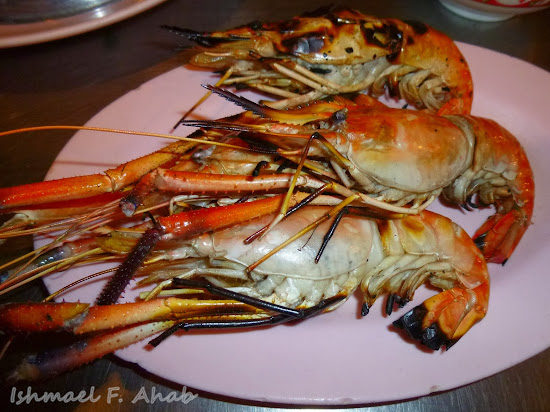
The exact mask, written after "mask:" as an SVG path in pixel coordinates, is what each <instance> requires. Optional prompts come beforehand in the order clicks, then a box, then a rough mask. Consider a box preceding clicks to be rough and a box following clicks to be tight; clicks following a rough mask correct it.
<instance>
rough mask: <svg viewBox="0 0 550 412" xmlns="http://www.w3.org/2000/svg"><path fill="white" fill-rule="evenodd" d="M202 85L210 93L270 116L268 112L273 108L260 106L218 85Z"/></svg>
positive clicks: (261, 114) (263, 115)
mask: <svg viewBox="0 0 550 412" xmlns="http://www.w3.org/2000/svg"><path fill="white" fill-rule="evenodd" d="M202 87H204V88H205V89H207V90H210V91H211V92H212V93H215V94H217V95H218V96H221V97H223V98H225V99H226V100H228V101H230V102H231V103H233V104H236V105H237V106H240V107H242V108H243V109H245V110H248V111H250V112H252V113H254V114H257V115H258V116H262V117H270V116H269V112H270V111H272V110H273V109H271V108H269V107H267V106H262V105H261V104H258V103H254V102H253V101H252V100H248V99H247V98H245V97H242V96H237V95H236V94H234V93H231V92H230V91H228V90H225V89H222V88H221V87H218V86H212V85H211V84H203V85H202Z"/></svg>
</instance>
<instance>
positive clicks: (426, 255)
mask: <svg viewBox="0 0 550 412" xmlns="http://www.w3.org/2000/svg"><path fill="white" fill-rule="evenodd" d="M321 197H325V196H321ZM282 198H283V195H278V196H273V197H268V198H264V199H260V200H253V201H248V202H244V203H239V204H233V205H229V206H215V207H211V208H205V209H198V210H193V211H189V212H183V213H181V214H179V215H178V214H174V215H172V216H169V217H167V218H158V220H157V221H156V223H155V224H154V225H152V227H149V228H148V229H146V231H145V234H144V235H142V236H141V239H140V240H139V242H138V236H137V235H136V234H135V233H134V234H128V233H126V234H125V233H114V232H113V233H110V234H109V236H105V235H104V236H97V237H96V238H95V239H94V242H96V244H97V245H100V247H102V248H104V252H105V253H107V254H109V253H126V252H127V249H128V248H129V245H130V244H131V245H132V247H133V250H132V252H131V253H129V254H128V255H127V257H126V259H125V262H124V263H123V264H122V266H125V265H126V266H127V267H133V268H134V269H137V276H141V277H142V278H143V280H142V281H141V282H140V283H141V284H156V285H157V286H156V287H155V288H154V289H153V290H152V291H150V292H145V293H144V295H145V296H144V298H145V299H144V300H141V301H138V302H132V303H121V304H114V303H115V301H116V299H117V298H118V295H119V294H120V290H119V289H118V285H116V284H115V283H116V282H112V281H109V283H108V286H107V288H106V289H104V292H103V294H102V296H101V297H100V299H101V300H103V301H102V302H96V305H89V304H85V303H70V302H63V303H32V304H17V303H10V304H5V305H3V306H0V330H2V331H4V332H7V333H14V334H17V333H25V334H26V333H30V332H32V333H39V332H48V331H64V332H66V333H67V332H68V333H69V334H74V335H76V336H75V337H76V339H77V340H76V342H75V343H72V344H70V345H69V346H66V347H63V348H57V349H55V350H53V351H51V352H46V353H41V354H38V355H31V356H29V357H28V358H26V359H25V360H23V362H22V363H21V364H20V365H19V366H18V367H17V368H16V369H15V370H14V371H12V372H11V374H10V377H9V379H10V380H15V381H17V380H22V379H24V380H27V379H44V378H47V377H49V376H52V375H55V374H58V373H61V372H64V371H66V370H69V369H72V368H74V367H76V366H78V365H81V364H84V363H87V362H90V361H91V360H93V359H95V358H98V357H100V356H103V355H104V354H106V353H110V352H113V351H115V350H117V349H119V348H122V347H125V346H127V345H129V344H131V343H134V342H136V341H140V340H143V339H146V338H147V337H149V336H152V335H154V334H158V333H159V332H162V334H161V335H160V336H158V337H156V338H155V339H153V341H151V344H153V345H154V346H156V345H158V344H159V343H160V342H161V341H162V340H163V339H165V338H166V337H167V336H168V335H170V334H171V333H173V332H174V331H176V330H178V329H184V330H190V329H201V328H248V327H256V326H262V325H276V324H280V323H284V322H288V321H301V320H304V319H306V318H309V317H311V316H314V315H317V314H320V313H323V312H326V311H330V310H333V309H335V308H336V307H338V306H339V305H341V304H342V303H344V302H345V301H346V300H347V299H348V298H349V297H350V295H351V294H352V293H353V292H354V291H355V290H356V289H358V288H359V289H361V290H362V293H363V308H362V314H363V315H366V314H367V313H368V310H369V308H370V307H371V306H372V305H373V304H374V302H375V300H376V299H377V298H378V297H379V296H380V295H383V294H389V297H388V300H387V303H386V312H387V314H388V315H390V314H391V312H392V310H393V307H394V305H395V304H398V305H399V306H403V305H405V303H406V302H408V301H410V300H412V298H413V295H414V292H415V290H416V289H417V288H418V287H419V286H420V285H421V284H423V283H425V282H429V283H431V284H432V285H433V286H435V287H437V288H440V289H442V290H443V291H442V292H441V293H438V294H436V295H435V296H433V297H431V298H429V299H428V300H426V301H425V302H423V303H421V304H420V305H418V306H416V307H415V308H413V309H412V310H410V311H409V312H407V313H406V314H405V315H403V316H402V317H400V318H399V319H398V320H396V321H394V325H395V326H396V327H397V328H401V329H404V330H405V331H406V332H407V333H408V334H409V335H410V336H411V337H412V338H414V339H416V340H417V341H418V342H420V343H421V344H423V345H425V346H427V347H428V348H431V349H434V350H436V349H439V348H440V347H442V346H446V347H447V348H448V347H450V346H451V345H452V344H454V343H455V342H456V341H457V340H458V339H460V338H461V337H462V336H463V335H464V334H465V333H466V332H467V331H468V330H469V329H470V328H471V327H472V326H473V325H474V324H476V323H477V322H478V321H480V320H481V319H482V318H483V317H484V316H485V314H486V312H487V307H488V300H489V276H488V271H487V265H486V262H485V260H484V258H483V256H482V255H481V253H480V251H479V250H478V248H477V247H476V246H475V244H474V242H473V241H472V240H471V238H470V237H469V236H468V235H467V234H466V233H465V232H464V231H463V230H462V229H461V228H460V227H459V226H457V225H456V224H454V223H453V222H452V221H450V220H449V219H448V218H445V217H443V216H441V215H438V214H435V213H433V212H428V211H424V212H421V213H420V214H418V215H414V216H407V217H405V218H403V219H396V220H388V219H374V218H371V217H368V216H365V215H364V209H363V208H360V209H358V208H355V207H352V206H349V207H345V208H341V209H339V210H338V211H335V210H334V208H333V207H330V206H316V205H306V206H303V207H301V208H299V209H298V210H297V211H296V212H294V213H292V214H291V215H289V216H288V217H287V218H286V219H285V220H283V221H282V222H280V223H279V224H278V225H277V226H276V227H275V228H273V230H272V231H270V232H269V233H268V234H267V235H266V236H264V237H263V238H261V239H258V240H256V241H255V242H252V243H250V244H246V242H245V240H246V239H247V238H249V237H250V236H251V235H253V234H254V233H256V232H257V231H258V230H259V229H261V228H262V227H264V226H265V225H266V224H267V223H268V222H269V221H270V220H271V219H272V218H273V215H272V214H273V213H276V212H277V209H278V203H277V202H280V201H281V200H282ZM295 200H296V201H298V199H295ZM320 200H322V201H320ZM316 201H320V203H323V202H324V200H323V199H320V198H318V199H316ZM260 203H261V204H262V206H259V204H260ZM245 209H250V210H248V211H246V213H242V211H243V210H245ZM340 212H342V213H340ZM214 216H215V217H214ZM220 216H225V219H226V220H224V223H223V224H220V223H219V219H218V218H219V217H220ZM251 216H257V217H255V218H251ZM175 219H177V220H178V222H179V223H178V225H174V224H173V223H174V222H175ZM227 219H228V220H227ZM229 220H230V221H231V222H232V223H231V226H229V227H225V228H224V227H223V226H224V225H225V224H226V223H227V222H228V221H229ZM239 220H241V222H240V223H235V222H238V221H239ZM320 221H322V223H320ZM169 222H170V223H169ZM184 227H185V229H183V230H182V228H184ZM301 227H305V228H309V229H311V228H315V230H313V231H312V233H308V236H304V237H301V236H293V235H294V233H295V232H296V229H297V228H301ZM159 232H160V233H161V234H160V235H159V236H157V235H153V234H155V233H159ZM327 233H329V234H330V242H329V244H328V246H326V248H325V249H324V252H323V253H322V255H320V257H319V250H320V249H322V248H323V247H324V246H323V245H325V243H326V237H327ZM151 236H153V237H155V236H157V237H158V239H157V240H158V243H156V244H157V247H155V248H150V247H149V243H150V239H151ZM117 239H118V240H117ZM129 239H133V241H130V240H129ZM285 239H291V241H290V242H288V243H287V244H286V245H285V246H284V247H283V248H282V249H279V250H278V251H277V253H275V254H273V255H272V256H271V257H270V258H269V259H267V260H265V261H263V262H262V263H261V264H260V265H257V266H255V267H254V268H253V269H252V270H251V269H250V267H251V265H252V264H253V263H254V262H255V261H257V260H258V259H261V258H262V257H263V256H264V255H265V254H266V252H268V251H270V250H273V249H274V248H278V247H279V245H280V242H281V241H283V240H285ZM136 242H138V243H137V245H136ZM107 245H108V247H107ZM116 247H118V248H119V250H118V251H114V250H115V249H116ZM138 255H139V256H138ZM316 256H317V257H319V259H318V262H319V263H318V264H317V263H316ZM136 259H137V260H139V262H138V265H137V266H136ZM122 266H121V267H122ZM298 268H299V269H298ZM297 269H298V270H297ZM119 274H120V273H119V272H117V274H115V275H114V277H113V278H112V279H111V280H113V279H115V278H116V277H117V276H119ZM112 288H114V290H110V289H112ZM181 291H185V292H186V293H187V295H183V296H184V297H182V295H181V294H179V293H178V292H181ZM358 327H360V324H358Z"/></svg>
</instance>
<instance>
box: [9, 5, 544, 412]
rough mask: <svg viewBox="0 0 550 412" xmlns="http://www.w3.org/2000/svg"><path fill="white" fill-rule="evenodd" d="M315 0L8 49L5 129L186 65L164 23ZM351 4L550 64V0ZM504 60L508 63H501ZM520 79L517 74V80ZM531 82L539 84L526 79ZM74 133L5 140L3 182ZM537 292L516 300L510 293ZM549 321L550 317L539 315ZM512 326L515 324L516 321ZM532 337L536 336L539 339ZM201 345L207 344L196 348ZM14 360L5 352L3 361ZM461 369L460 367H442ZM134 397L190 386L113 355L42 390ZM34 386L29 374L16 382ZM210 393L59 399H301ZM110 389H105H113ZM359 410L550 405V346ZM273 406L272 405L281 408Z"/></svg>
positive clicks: (162, 11)
mask: <svg viewBox="0 0 550 412" xmlns="http://www.w3.org/2000/svg"><path fill="white" fill-rule="evenodd" d="M321 5H322V4H318V3H316V2H314V1H301V0H293V1H288V0H279V1H278V2H273V1H264V0H249V1H244V0H243V1H236V0H233V1H232V0H224V1H221V0H202V1H201V2H194V1H183V0H171V1H167V2H165V3H163V4H161V5H159V6H157V7H155V8H153V9H151V10H149V11H147V12H144V13H142V14H140V15H138V16H135V17H133V18H130V19H128V20H125V21H123V22H120V23H117V24H114V25H111V26H109V27H105V28H102V29H99V30H96V31H93V32H90V33H86V34H82V35H79V36H75V37H71V38H67V39H62V40H57V41H53V42H49V43H45V44H38V45H31V46H25V47H19V48H12V49H4V50H0V114H1V115H0V130H9V129H15V128H20V127H25V126H30V125H33V126H39V125H49V124H74V125H79V124H84V123H86V121H87V120H89V119H90V118H91V117H92V116H93V115H94V114H96V113H97V112H99V111H100V110H101V109H102V108H104V107H105V106H107V105H108V104H109V103H111V102H112V101H114V100H116V99H117V98H118V97H120V96H122V95H124V94H125V93H127V92H128V91H130V90H132V89H134V88H136V87H138V86H139V85H140V84H142V83H144V82H146V81H148V80H150V79H152V78H154V77H156V76H158V75H160V74H162V73H164V72H166V71H169V70H171V69H173V68H175V67H178V66H179V65H181V64H182V63H184V62H185V55H181V54H179V53H178V52H177V50H176V47H177V45H178V44H180V43H179V42H180V41H179V39H175V38H174V37H173V36H172V35H170V34H168V33H166V32H165V31H163V30H161V29H160V28H159V26H160V25H161V24H169V25H179V26H184V27H192V28H194V29H196V30H215V29H224V28H229V27H232V26H236V25H240V24H244V23H247V22H249V21H252V20H258V19H263V20H278V19H286V18H288V17H291V16H294V15H296V14H299V13H301V12H303V11H305V10H312V9H315V8H317V7H319V6H321ZM346 5H347V6H350V7H353V8H357V9H359V10H361V11H363V12H364V13H366V14H372V15H377V16H380V17H396V18H400V19H415V20H420V21H423V22H425V23H428V24H430V25H432V26H434V27H435V28H438V29H440V30H442V31H444V32H446V33H447V34H449V35H450V36H451V37H453V38H454V39H455V40H458V41H461V42H465V43H470V44H475V45H478V46H482V47H485V48H488V49H492V50H496V51H499V52H502V53H505V54H508V55H511V56H514V57H517V58H520V59H522V60H525V61H528V62H531V63H533V64H535V65H538V66H540V67H542V68H543V69H545V70H550V53H549V51H548V50H550V10H546V11H543V12H540V13H535V14H530V15H524V16H519V17H515V18H513V19H510V20H507V21H503V22H499V23H481V22H475V21H470V20H466V19H463V18H461V17H458V16H456V15H453V14H451V13H450V12H449V11H447V10H446V9H444V8H443V7H442V6H441V5H440V4H439V3H438V2H437V1H428V0H423V1H417V2H412V1H410V0H401V1H387V2H381V1H369V0H363V1H353V0H350V1H348V2H346ZM495 70H499V68H497V67H496V68H495ZM518 81H521V79H510V82H518ZM526 93H528V91H526ZM71 135H72V133H65V132H44V133H42V134H40V135H39V136H36V135H18V136H16V137H4V138H3V139H2V142H1V143H2V150H1V151H0V187H4V186H12V185H17V184H22V183H29V182H34V181H39V180H41V179H43V177H44V176H45V174H46V172H47V170H48V168H49V166H50V164H51V163H52V162H53V160H54V159H55V157H56V156H57V154H58V152H59V151H60V150H61V148H62V147H63V146H64V144H65V143H66V142H67V141H68V140H69V139H70V137H71ZM30 249H31V240H30V239H20V240H16V241H10V242H8V244H6V245H4V246H2V251H1V252H0V256H1V260H2V261H5V260H7V259H9V258H10V257H13V256H16V255H18V254H20V253H22V252H24V251H28V250H30ZM44 296H45V291H44V290H43V287H42V286H41V285H40V284H34V285H31V286H29V287H25V288H23V289H21V290H20V291H16V292H14V293H11V294H10V295H9V296H6V297H2V298H1V299H0V301H2V302H3V301H7V300H28V299H31V300H39V299H41V298H43V297H44ZM515 304H528V303H526V302H510V305H515ZM540 327H549V326H548V325H540ZM510 328H511V329H510V333H514V332H513V325H510ZM528 344H529V342H526V345H528ZM197 356H200V354H197ZM2 362H4V361H2ZM441 373H442V374H443V373H452V371H441ZM117 386H118V387H120V388H121V393H124V394H125V397H127V398H133V397H134V396H135V395H136V394H137V393H138V392H139V390H140V389H141V388H145V389H146V390H147V391H148V393H151V390H152V389H155V390H156V391H157V392H161V393H164V394H168V393H170V392H172V391H179V390H181V387H180V386H179V385H177V384H174V383H171V382H167V381H163V380H161V379H159V378H157V377H155V376H153V375H150V374H148V373H147V372H145V371H142V370H140V369H139V368H138V367H136V366H135V365H128V364H125V363H123V362H121V361H120V360H118V359H117V358H116V357H114V356H108V357H106V358H104V359H101V360H99V361H97V362H94V363H92V364H90V365H88V366H86V367H84V368H81V369H78V370H76V371H74V372H71V373H68V374H65V375H62V376H60V377H57V378H55V379H51V380H49V381H47V382H43V383H40V384H33V385H32V390H33V391H35V392H39V393H42V392H44V391H53V392H55V391H62V392H66V391H70V390H72V391H76V392H78V391H80V390H81V389H86V390H88V391H89V390H90V388H91V387H94V388H95V391H96V392H95V393H96V394H104V395H105V393H106V390H107V388H109V387H117ZM17 390H27V385H20V386H17ZM11 391H12V387H3V388H2V390H1V392H0V405H3V406H5V407H7V408H8V409H4V410H31V409H42V408H47V407H48V406H52V405H51V404H50V405H47V404H42V403H34V404H32V403H31V404H30V405H21V406H17V407H16V406H15V405H14V404H12V403H11V402H10V395H11ZM189 391H191V392H193V393H198V395H199V397H198V398H197V399H195V400H193V401H192V402H190V403H188V404H187V405H184V404H182V403H179V404H175V403H172V404H166V403H157V404H153V405H148V404H146V403H137V404H134V405H130V404H129V402H128V403H113V404H111V405H108V404H106V402H103V401H102V402H98V403H96V404H91V403H88V404H79V403H68V404H60V403H57V404H55V410H72V409H78V410H86V408H92V407H98V408H102V409H105V410H112V409H116V410H168V409H170V410H190V411H205V410H208V411H242V412H245V411H247V412H248V411H259V410H267V409H270V408H274V409H278V408H290V407H292V405H266V404H262V403H250V402H247V401H245V400H240V399H227V398H220V397H219V396H217V395H216V394H211V393H203V392H200V391H198V390H195V389H194V388H189ZM104 398H105V396H104ZM352 409H353V410H368V411H371V410H372V411H377V412H386V411H388V412H389V411H439V410H464V411H470V410H483V411H486V410H495V411H515V410H529V411H534V410H535V411H544V410H550V350H549V349H547V350H546V351H544V352H542V353H540V354H539V355H537V356H535V357H533V358H531V359H529V360H527V361H525V362H523V363H521V364H519V365H516V366H514V367H512V368H510V369H508V370H505V371H503V372H500V373H498V374H496V375H494V376H492V377H489V378H486V379H484V380H482V381H479V382H475V383H471V384H469V385H467V386H464V387H461V388H457V389H455V390H451V391H448V392H444V393H436V394H433V395H430V396H425V397H421V398H419V399H413V400H403V401H401V402H396V403H389V404H383V405H353V407H352ZM270 410H273V409H270Z"/></svg>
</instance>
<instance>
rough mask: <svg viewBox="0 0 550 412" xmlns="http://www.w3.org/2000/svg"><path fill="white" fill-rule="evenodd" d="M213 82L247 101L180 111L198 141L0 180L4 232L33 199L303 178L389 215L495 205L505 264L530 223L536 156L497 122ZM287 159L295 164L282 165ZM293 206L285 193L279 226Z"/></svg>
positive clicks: (135, 199) (184, 190) (490, 253)
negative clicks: (38, 176)
mask: <svg viewBox="0 0 550 412" xmlns="http://www.w3.org/2000/svg"><path fill="white" fill-rule="evenodd" d="M208 88H209V89H210V90H212V91H214V92H216V93H219V94H221V95H222V96H224V97H226V98H228V99H230V100H232V101H233V102H235V103H237V104H239V105H241V106H243V107H245V108H246V109H248V111H246V112H243V113H242V114H240V115H236V116H233V117H230V118H225V119H221V120H216V121H211V120H197V121H196V120H190V121H183V122H182V123H183V124H185V125H191V126H201V127H203V129H202V130H199V131H197V132H195V134H193V135H192V137H191V138H190V139H189V140H191V141H184V142H177V143H174V144H172V145H170V146H169V147H168V148H166V149H165V150H160V151H158V152H155V153H153V154H151V155H148V156H145V157H143V158H141V159H137V160H134V161H131V162H128V163H126V164H124V165H121V166H120V167H119V168H117V169H113V170H109V171H107V172H105V174H97V175H91V176H80V177H75V178H68V179H61V180H57V181H50V182H41V183H34V184H30V185H23V186H19V187H15V188H4V189H0V207H1V208H2V209H4V210H7V211H16V210H18V209H19V213H18V215H17V218H16V220H15V221H14V222H11V223H10V222H8V223H7V224H6V231H8V232H7V233H11V232H9V230H10V225H19V224H21V225H23V224H24V223H23V222H24V220H25V216H26V215H25V213H26V212H24V209H25V208H26V207H28V206H33V208H32V209H34V206H35V205H38V204H41V203H48V202H53V201H54V200H63V201H67V200H72V201H75V200H78V199H81V198H83V197H89V196H91V195H97V196H100V195H102V194H103V195H104V194H105V193H112V192H116V191H120V190H121V189H123V188H126V187H128V186H129V185H131V184H133V183H135V182H136V181H138V180H139V183H138V184H136V185H135V186H134V187H133V190H132V191H131V192H130V194H129V195H128V196H125V197H124V198H123V199H122V200H121V206H122V208H123V210H124V212H125V214H127V215H131V214H132V213H133V211H135V209H136V207H138V206H139V205H140V204H141V203H142V199H143V198H144V196H145V195H147V194H149V193H158V192H159V191H162V192H168V193H172V192H178V193H180V194H182V195H190V196H195V197H199V198H200V197H204V196H206V197H207V198H211V197H220V196H221V197H226V196H228V195H232V196H233V197H235V196H236V197H237V198H239V197H241V196H243V195H246V194H249V195H252V194H258V193H262V194H267V193H277V192H278V191H281V190H285V189H286V190H288V196H290V194H291V193H292V190H293V189H294V188H300V190H306V191H310V192H311V193H312V194H313V193H316V194H321V193H332V194H335V195H338V196H339V197H340V198H342V199H343V200H344V199H346V202H356V203H362V204H363V206H365V207H368V208H370V209H371V210H372V211H373V213H376V214H377V215H376V216H377V217H380V216H383V215H384V216H386V217H389V218H395V217H397V216H398V215H404V214H414V213H418V212H419V211H421V210H424V209H425V208H426V207H427V206H429V204H430V203H431V202H432V201H433V200H434V199H435V198H437V197H438V196H440V195H441V194H442V195H443V196H444V197H445V198H446V199H447V200H448V201H450V202H452V203H455V204H457V205H461V206H464V207H465V208H467V209H471V208H475V207H478V206H479V205H495V206H496V209H497V210H496V213H495V214H494V215H493V216H492V217H491V218H490V219H489V220H488V221H487V223H486V224H484V225H483V226H482V227H481V228H480V229H479V230H478V231H477V232H476V234H475V236H474V238H475V240H476V242H477V243H478V245H479V246H480V247H481V248H482V249H483V252H484V255H485V257H486V258H487V259H488V261H490V262H496V263H504V262H505V261H506V260H507V259H508V258H509V257H510V256H511V254H512V252H513V251H514V249H515V247H516V246H517V244H518V243H519V241H520V240H521V238H522V236H523V234H524V233H525V231H526V230H527V228H528V226H529V224H530V221H531V217H532V213H533V203H534V179H533V174H532V170H531V167H530V165H529V161H528V159H527V156H526V154H525V151H524V150H523V148H522V146H521V144H520V143H519V142H518V141H517V139H516V138H515V137H514V136H513V135H512V134H510V133H509V132H508V131H507V130H505V129H504V128H503V127H501V126H500V125H498V124H497V123H496V122H494V121H492V120H488V119H484V118H479V117H475V116H470V115H449V116H439V115H436V114H432V113H429V112H426V111H413V110H403V109H391V108H387V107H386V106H384V105H382V104H381V103H379V102H377V101H375V100H373V99H370V98H368V97H359V98H358V100H356V101H351V100H348V99H343V98H341V97H337V98H335V99H333V100H332V101H328V102H327V101H320V102H316V103H312V104H310V105H307V106H305V107H302V108H296V109H285V110H278V109H272V108H269V107H266V106H263V105H259V104H256V103H253V102H251V101H249V100H246V99H244V98H242V97H238V96H235V95H233V94H231V93H229V92H227V91H225V90H222V89H220V88H217V87H212V86H209V87H208ZM193 136H194V139H193ZM199 137H200V138H201V139H202V140H200V139H199V140H198V139H197V138H199ZM201 142H202V143H203V144H202V145H200V146H197V145H198V144H199V143H201ZM194 145H195V146H196V147H195V146H194ZM205 145H206V147H205ZM208 145H210V146H208ZM175 148H176V149H175ZM180 152H184V156H183V157H181V153H180ZM289 164H291V165H294V167H295V169H293V170H291V173H280V171H281V170H284V169H285V167H286V166H288V165H289ZM245 165H246V166H245ZM281 167H282V168H281ZM122 171H123V173H122ZM115 172H116V173H115ZM251 174H253V175H255V176H251ZM119 175H120V176H122V178H121V179H119ZM91 188H92V189H91ZM288 196H287V198H288ZM288 207H289V206H288V199H287V202H285V203H284V204H283V207H282V208H281V213H280V214H279V217H278V218H277V219H276V220H275V221H274V224H275V223H276V222H278V221H280V220H281V219H282V218H283V216H284V214H285V213H286V212H287V210H288ZM30 213H33V214H34V215H33V216H36V214H37V213H50V209H49V208H47V207H46V208H44V209H40V211H39V212H37V211H36V210H33V211H32V212H29V214H30ZM32 219H33V218H31V220H32ZM30 223H31V224H33V223H34V222H33V221H31V222H30ZM274 224H273V225H274ZM273 225H272V226H273ZM16 227H18V226H16Z"/></svg>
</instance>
